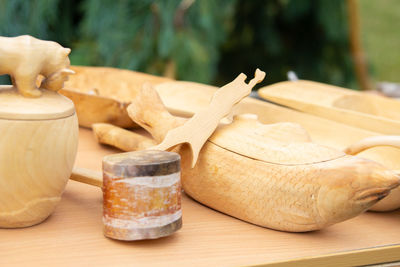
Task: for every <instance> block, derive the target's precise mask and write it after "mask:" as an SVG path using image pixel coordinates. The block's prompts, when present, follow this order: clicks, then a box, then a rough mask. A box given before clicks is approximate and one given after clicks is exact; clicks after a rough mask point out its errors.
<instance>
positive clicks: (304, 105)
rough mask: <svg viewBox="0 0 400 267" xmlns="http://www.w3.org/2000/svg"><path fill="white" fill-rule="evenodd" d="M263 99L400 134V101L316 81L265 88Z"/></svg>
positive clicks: (345, 121)
mask: <svg viewBox="0 0 400 267" xmlns="http://www.w3.org/2000/svg"><path fill="white" fill-rule="evenodd" d="M258 93H259V95H260V96H261V97H262V98H265V99H267V100H269V101H272V102H274V103H277V104H280V105H283V106H287V107H290V108H293V109H296V110H299V111H303V112H306V113H310V114H314V115H317V116H320V117H324V118H327V119H331V120H334V121H337V122H342V123H345V124H349V125H352V126H357V127H360V128H363V129H366V130H371V131H375V132H379V133H382V134H397V135H398V134H400V101H398V100H393V99H390V98H387V97H383V96H379V95H373V94H367V93H362V92H357V91H353V90H348V89H344V88H340V87H337V86H332V85H327V84H323V83H317V82H312V81H295V82H280V83H277V84H273V85H270V86H266V87H263V88H261V89H260V90H259V91H258Z"/></svg>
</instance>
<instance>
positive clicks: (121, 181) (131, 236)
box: [103, 150, 182, 240]
mask: <svg viewBox="0 0 400 267" xmlns="http://www.w3.org/2000/svg"><path fill="white" fill-rule="evenodd" d="M103 201H104V209H103V223H104V235H105V236H107V237H110V238H113V239H119V240H141V239H154V238H159V237H163V236H167V235H170V234H172V233H174V232H175V231H177V230H179V229H180V228H181V226H182V218H181V217H182V211H181V182H180V156H179V155H178V154H177V153H173V152H166V151H155V150H144V151H136V152H128V153H121V154H114V155H109V156H106V157H104V159H103Z"/></svg>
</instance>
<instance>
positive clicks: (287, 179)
mask: <svg viewBox="0 0 400 267" xmlns="http://www.w3.org/2000/svg"><path fill="white" fill-rule="evenodd" d="M149 107H151V108H149ZM128 113H129V115H130V116H131V118H132V119H133V120H134V121H135V122H136V123H138V124H139V125H141V126H142V127H143V128H145V129H146V130H147V131H149V132H150V133H151V134H152V136H153V137H154V138H155V140H156V141H157V142H161V141H162V139H163V138H164V136H165V135H166V133H167V132H168V131H169V130H170V129H173V128H176V127H177V126H179V125H182V124H183V123H184V122H183V120H182V119H177V118H176V117H173V116H172V115H170V114H169V113H168V111H167V110H166V109H165V108H164V106H163V104H162V102H161V100H160V98H159V96H158V95H157V93H156V92H155V91H154V90H153V89H152V88H151V87H145V88H143V90H142V92H141V93H140V94H139V95H138V97H137V98H136V99H135V101H133V102H132V104H131V105H130V106H129V107H128ZM132 137H133V138H137V137H136V136H134V135H132ZM176 150H177V152H179V153H180V154H181V157H182V185H183V188H184V190H185V192H186V193H187V194H189V195H190V196H191V197H193V198H194V199H195V200H197V201H199V202H201V203H203V204H205V205H207V206H209V207H211V208H214V209H216V210H219V211H221V212H224V213H226V214H229V215H231V216H234V217H237V218H239V219H242V220H245V221H248V222H251V223H254V224H257V225H260V226H264V227H268V228H272V229H276V230H282V231H291V232H303V231H311V230H317V229H321V228H323V227H326V226H329V225H332V224H334V223H338V222H341V221H344V220H347V219H350V218H352V217H355V216H357V215H359V214H360V213H362V212H364V211H366V210H367V209H368V208H370V207H371V206H372V205H373V204H375V203H376V202H377V201H379V200H380V199H382V198H383V197H385V196H386V195H388V194H389V192H390V190H391V189H393V188H395V187H397V186H398V185H399V184H400V179H399V177H398V176H397V175H396V174H395V173H394V172H392V171H390V170H388V169H386V168H385V167H383V166H381V165H380V164H378V163H375V162H373V161H370V160H367V159H362V158H359V157H355V156H350V155H346V154H345V153H344V152H342V151H339V150H336V149H333V148H330V147H325V146H321V145H318V144H315V143H313V142H311V140H310V138H309V136H308V134H307V132H306V131H305V130H304V129H303V128H302V127H301V126H300V125H298V124H294V123H277V124H270V125H264V124H261V123H259V122H258V121H257V120H256V118H254V117H252V116H250V117H249V116H246V115H244V116H243V115H241V116H238V117H236V119H235V120H234V122H233V123H232V124H227V125H223V126H220V127H219V129H217V131H216V132H215V133H214V134H213V135H212V136H211V137H210V138H209V140H208V141H207V142H206V143H205V144H204V146H203V148H202V149H201V151H200V154H199V158H198V161H197V164H196V165H195V167H194V168H191V151H190V149H189V147H188V146H186V145H182V146H179V147H177V148H176Z"/></svg>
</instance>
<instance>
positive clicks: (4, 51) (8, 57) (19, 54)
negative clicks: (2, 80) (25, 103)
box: [0, 35, 74, 97]
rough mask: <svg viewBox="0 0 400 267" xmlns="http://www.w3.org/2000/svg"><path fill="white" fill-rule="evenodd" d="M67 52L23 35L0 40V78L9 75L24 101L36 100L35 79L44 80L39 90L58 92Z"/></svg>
mask: <svg viewBox="0 0 400 267" xmlns="http://www.w3.org/2000/svg"><path fill="white" fill-rule="evenodd" d="M70 52H71V49H69V48H64V47H62V46H61V45H59V44H57V43H55V42H51V41H43V40H39V39H36V38H34V37H32V36H28V35H24V36H18V37H0V74H9V75H10V76H11V79H12V83H13V85H14V87H16V88H18V91H19V92H20V93H21V94H22V95H23V96H26V97H39V96H41V94H42V93H41V91H40V90H39V89H38V87H37V86H36V81H37V79H38V76H39V75H42V76H44V77H45V79H44V80H43V82H42V84H41V86H40V87H41V88H44V89H49V90H52V91H58V90H60V89H61V88H62V87H63V84H64V82H65V81H66V80H67V79H68V75H70V74H73V73H74V72H73V71H72V70H70V69H69V66H70V61H69V58H68V55H69V53H70Z"/></svg>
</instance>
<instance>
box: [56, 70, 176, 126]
mask: <svg viewBox="0 0 400 267" xmlns="http://www.w3.org/2000/svg"><path fill="white" fill-rule="evenodd" d="M71 69H72V70H73V71H74V72H75V73H76V74H75V75H73V76H71V77H70V78H69V80H68V81H67V82H66V83H65V86H64V87H65V88H64V89H62V90H60V93H61V94H63V95H65V96H67V97H68V98H70V99H71V100H72V101H73V102H74V104H75V107H76V112H77V114H78V118H79V125H80V126H83V127H89V128H90V127H91V126H92V124H93V123H111V124H114V125H116V126H119V127H123V128H131V127H137V125H136V124H135V123H133V122H132V120H131V119H130V118H129V116H128V113H127V112H126V107H127V106H128V105H129V104H130V102H131V100H132V99H133V98H135V96H136V94H137V92H139V91H140V89H141V88H142V86H143V84H144V83H146V82H148V83H151V84H153V85H156V84H159V83H162V82H166V81H170V79H167V78H164V77H157V76H154V75H149V74H144V73H140V72H135V71H130V70H122V69H116V68H106V67H81V66H71Z"/></svg>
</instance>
